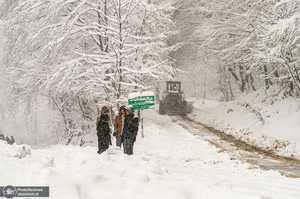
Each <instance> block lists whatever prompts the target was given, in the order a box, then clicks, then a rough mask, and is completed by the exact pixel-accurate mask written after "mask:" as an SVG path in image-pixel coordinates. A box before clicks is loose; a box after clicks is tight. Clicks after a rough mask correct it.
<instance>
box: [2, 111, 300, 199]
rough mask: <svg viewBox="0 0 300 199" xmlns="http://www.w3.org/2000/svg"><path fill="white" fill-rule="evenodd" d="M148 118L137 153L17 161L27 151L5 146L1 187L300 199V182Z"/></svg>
mask: <svg viewBox="0 0 300 199" xmlns="http://www.w3.org/2000/svg"><path fill="white" fill-rule="evenodd" d="M144 115H145V119H144V123H145V138H141V136H139V137H138V139H137V142H136V143H135V147H134V155H133V156H127V155H124V154H123V152H122V151H121V150H120V149H118V148H116V147H111V148H110V149H109V150H108V151H107V152H105V153H103V154H101V155H98V154H96V147H82V148H81V147H75V146H51V147H49V148H47V149H32V155H31V156H28V157H25V158H23V159H17V158H15V157H13V155H14V154H17V153H18V151H20V150H21V148H22V147H21V146H18V145H13V146H10V145H6V144H5V143H4V142H0V162H1V164H0V172H1V173H0V175H1V178H0V186H6V185H14V186H22V185H23V186H35V185H40V186H42V185H43V186H49V187H50V198H55V199H60V198H66V199H67V198H70V199H71V198H72V199H76V198H80V199H93V198H95V199H96V198H101V199H107V198H114V199H115V198H123V199H127V198H128V199H129V198H130V199H133V198H143V199H148V198H149V199H153V198H163V199H166V198H167V199H168V198H170V199H183V198H189V199H199V198H201V199H202V198H204V199H206V198H207V199H215V198H222V199H234V198H236V199H240V198H243V199H287V198H288V199H299V198H300V189H299V187H300V179H299V178H286V177H284V176H282V175H280V174H279V173H278V172H276V171H272V170H270V171H264V170H261V169H259V168H253V167H252V165H250V164H248V163H245V162H241V161H240V160H238V159H237V158H232V157H231V156H230V155H229V154H228V153H226V152H220V151H219V149H218V148H216V147H215V146H213V145H212V144H210V143H209V142H208V141H205V140H201V137H199V136H194V135H193V134H191V133H188V132H187V131H186V130H185V129H184V128H182V127H181V126H179V125H178V124H176V123H172V119H171V118H170V117H168V116H160V115H158V114H157V112H156V111H155V110H147V111H145V112H144ZM95 139H96V138H95Z"/></svg>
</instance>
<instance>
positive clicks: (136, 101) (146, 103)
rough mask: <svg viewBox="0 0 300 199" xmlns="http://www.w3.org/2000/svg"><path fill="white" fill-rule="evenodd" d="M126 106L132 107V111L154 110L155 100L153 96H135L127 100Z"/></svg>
mask: <svg viewBox="0 0 300 199" xmlns="http://www.w3.org/2000/svg"><path fill="white" fill-rule="evenodd" d="M128 105H132V106H133V108H134V110H140V109H154V105H155V99H154V95H153V96H136V97H133V98H131V99H128Z"/></svg>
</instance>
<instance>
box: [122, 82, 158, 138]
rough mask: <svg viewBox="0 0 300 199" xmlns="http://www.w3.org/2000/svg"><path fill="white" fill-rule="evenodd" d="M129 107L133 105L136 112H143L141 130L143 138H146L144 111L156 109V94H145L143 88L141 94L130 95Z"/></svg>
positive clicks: (149, 92) (148, 92)
mask: <svg viewBox="0 0 300 199" xmlns="http://www.w3.org/2000/svg"><path fill="white" fill-rule="evenodd" d="M128 105H132V106H133V108H134V110H141V128H142V137H143V138H144V118H143V110H144V109H154V106H155V98H154V93H153V92H151V91H146V92H143V90H142V87H140V92H139V93H138V92H136V93H130V94H129V96H128Z"/></svg>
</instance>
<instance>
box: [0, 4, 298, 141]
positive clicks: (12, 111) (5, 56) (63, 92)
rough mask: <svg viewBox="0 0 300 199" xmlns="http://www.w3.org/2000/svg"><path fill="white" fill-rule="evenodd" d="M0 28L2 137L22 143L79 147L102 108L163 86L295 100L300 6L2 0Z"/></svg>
mask: <svg viewBox="0 0 300 199" xmlns="http://www.w3.org/2000/svg"><path fill="white" fill-rule="evenodd" d="M0 24H1V28H0V35H1V40H0V70H1V73H0V74H1V82H0V97H1V104H0V120H1V126H2V129H0V130H1V131H2V132H10V133H11V134H12V135H14V136H15V138H16V142H19V143H22V142H24V143H31V144H53V143H64V144H69V143H73V144H78V145H84V144H86V143H88V142H89V141H90V139H91V138H90V137H92V136H94V133H95V120H96V118H97V116H98V114H99V112H100V109H101V107H102V106H103V105H107V106H109V107H110V108H111V110H112V113H113V112H114V110H117V109H118V107H119V106H120V105H122V104H124V103H126V101H127V96H128V94H129V93H131V92H134V91H138V90H139V88H140V87H142V88H143V90H152V91H156V92H157V93H161V92H162V91H163V89H164V87H165V81H166V80H179V81H181V82H182V84H183V88H184V91H185V94H186V97H187V98H196V99H213V100H218V101H230V100H234V99H236V98H237V97H238V96H240V95H242V94H249V93H251V92H253V91H257V90H259V89H264V90H267V89H269V88H270V87H273V86H275V87H277V88H278V89H277V92H278V93H279V92H280V93H283V96H284V97H299V94H300V76H299V69H300V59H299V58H300V2H299V1H298V0H260V1H257V0H230V1H228V0H226V1H225V0H210V1H205V0H184V1H182V0H51V1H49V0H0ZM274 95H276V93H274ZM157 101H158V99H157ZM24 134H26V136H24ZM21 135H22V136H21Z"/></svg>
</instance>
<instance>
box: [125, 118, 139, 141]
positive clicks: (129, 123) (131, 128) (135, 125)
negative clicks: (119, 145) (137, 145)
mask: <svg viewBox="0 0 300 199" xmlns="http://www.w3.org/2000/svg"><path fill="white" fill-rule="evenodd" d="M138 130H139V119H138V118H137V117H134V115H133V114H130V115H126V116H125V120H124V127H123V133H122V138H123V139H131V140H132V141H133V142H135V140H136V136H137V133H138Z"/></svg>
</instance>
